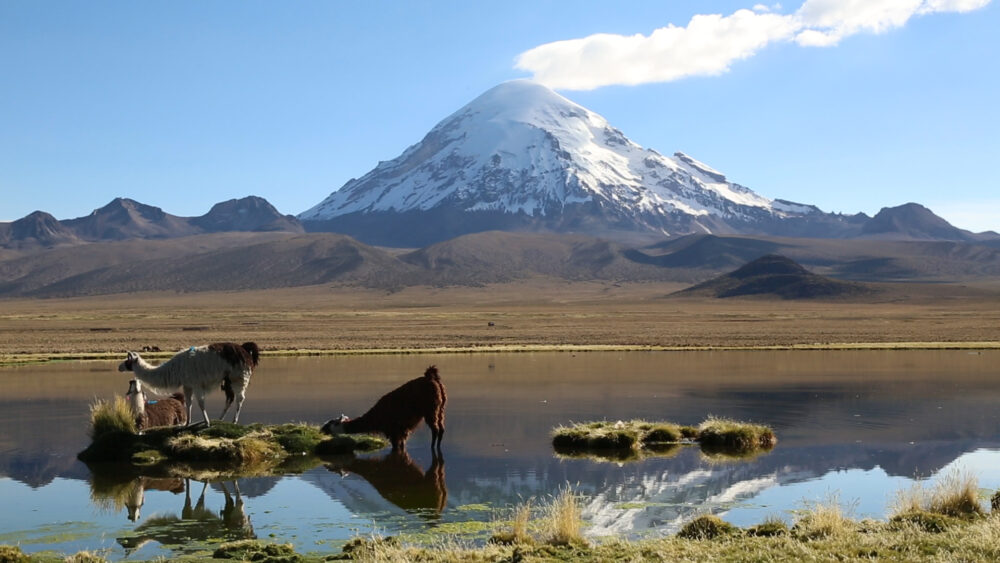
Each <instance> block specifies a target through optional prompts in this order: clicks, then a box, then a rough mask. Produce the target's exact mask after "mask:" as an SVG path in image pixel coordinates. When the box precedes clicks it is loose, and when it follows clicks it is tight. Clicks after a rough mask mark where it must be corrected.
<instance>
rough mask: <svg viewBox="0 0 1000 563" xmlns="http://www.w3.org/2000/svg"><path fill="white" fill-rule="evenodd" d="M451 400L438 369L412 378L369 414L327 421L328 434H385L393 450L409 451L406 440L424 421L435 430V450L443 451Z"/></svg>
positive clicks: (374, 407) (389, 393)
mask: <svg viewBox="0 0 1000 563" xmlns="http://www.w3.org/2000/svg"><path fill="white" fill-rule="evenodd" d="M447 400H448V395H447V394H446V393H445V390H444V384H443V383H441V377H440V375H438V370H437V368H436V367H435V366H431V367H429V368H427V371H425V372H424V376H423V377H418V378H416V379H411V380H410V381H407V382H406V383H404V384H402V385H400V386H399V387H398V388H396V389H394V390H392V391H390V392H388V393H386V394H385V395H383V396H382V398H381V399H379V400H378V402H376V403H375V406H373V407H372V408H370V409H368V412H366V413H365V414H363V415H361V416H359V417H358V418H355V419H351V418H348V417H347V416H345V415H341V416H340V418H337V419H333V420H329V421H327V423H326V424H324V425H323V428H322V431H323V432H325V433H327V434H333V435H336V434H361V433H379V434H384V435H385V436H386V438H388V439H389V441H390V442H391V443H392V449H393V451H398V450H403V449H405V448H406V439H407V438H409V437H410V433H412V432H413V430H414V429H415V428H416V427H417V425H418V424H420V420H421V419H423V420H424V421H425V422H427V426H428V427H429V428H430V429H431V450H432V451H434V450H436V451H437V452H438V453H440V451H441V438H443V437H444V405H445V402H447Z"/></svg>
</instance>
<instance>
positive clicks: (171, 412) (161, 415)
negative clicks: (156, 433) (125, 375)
mask: <svg viewBox="0 0 1000 563" xmlns="http://www.w3.org/2000/svg"><path fill="white" fill-rule="evenodd" d="M125 397H127V398H128V404H129V406H130V407H131V408H132V416H134V417H135V426H136V428H138V429H139V430H144V429H146V428H150V427H152V426H177V425H179V424H185V423H186V422H187V409H186V408H184V395H183V394H182V393H174V394H173V395H171V396H170V397H167V398H166V399H159V400H155V401H147V400H146V393H145V392H144V391H143V390H142V383H141V382H139V381H138V380H136V379H130V380H129V382H128V393H126V394H125Z"/></svg>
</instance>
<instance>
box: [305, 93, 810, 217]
mask: <svg viewBox="0 0 1000 563" xmlns="http://www.w3.org/2000/svg"><path fill="white" fill-rule="evenodd" d="M574 205H590V206H591V208H592V209H593V208H595V206H596V209H599V210H600V213H601V214H603V215H605V216H607V217H612V218H613V219H614V220H615V221H618V222H619V223H621V222H622V221H626V222H629V223H630V224H633V225H638V226H639V227H640V228H645V229H646V230H651V231H655V232H658V233H663V234H675V233H677V232H685V231H686V232H699V231H701V232H712V231H717V230H719V229H720V226H722V227H723V230H726V229H725V228H724V227H725V225H726V224H727V223H728V222H738V223H744V222H754V221H758V220H761V219H780V218H782V217H785V216H788V215H796V214H799V213H800V209H799V207H797V206H796V205H795V204H789V203H785V204H780V203H778V204H776V202H775V201H774V200H771V199H768V198H766V197H763V196H761V195H759V194H756V193H754V192H753V191H751V190H750V189H748V188H746V187H744V186H741V185H739V184H735V183H732V182H729V181H728V180H727V179H726V177H725V175H723V174H722V173H720V172H718V171H716V170H714V169H712V168H711V167H709V166H708V165H705V164H703V163H701V162H699V161H697V160H695V159H694V158H691V157H690V156H688V155H685V154H683V153H680V152H678V153H676V154H675V155H674V156H672V157H671V156H664V155H662V154H660V153H658V152H656V151H655V150H651V149H645V148H643V147H641V146H639V145H637V144H636V143H634V142H632V141H631V140H629V139H628V138H627V137H626V136H625V135H624V134H623V133H622V132H621V131H619V130H618V129H615V128H614V127H612V126H611V125H610V124H609V123H608V122H607V120H606V119H604V118H603V117H601V116H600V115H598V114H596V113H594V112H592V111H590V110H588V109H586V108H584V107H582V106H580V105H578V104H575V103H573V102H571V101H570V100H567V99H566V98H564V97H562V96H560V95H559V94H557V93H556V92H553V91H552V90H550V89H548V88H546V87H545V86H542V85H540V84H537V83H534V82H531V81H528V80H514V81H510V82H505V83H503V84H500V85H498V86H496V87H494V88H492V89H490V90H488V91H487V92H485V93H484V94H482V95H481V96H479V97H478V98H476V99H475V100H473V101H472V102H470V103H469V104H467V105H466V106H465V107H463V108H461V109H459V110H458V111H457V112H455V113H454V114H452V115H451V116H449V117H447V118H446V119H444V120H443V121H441V122H440V123H438V124H437V125H436V126H435V127H434V128H433V129H432V130H431V131H430V132H429V133H428V134H427V135H426V136H425V137H424V138H423V140H421V141H420V142H419V143H417V144H415V145H413V146H411V147H409V148H408V149H406V151H404V152H403V154H401V155H400V156H399V157H397V158H395V159H393V160H390V161H384V162H380V163H379V164H378V166H376V167H375V168H374V169H373V170H371V171H370V172H368V173H367V174H365V175H364V176H363V177H361V178H359V179H354V180H351V181H349V182H347V183H346V184H345V185H344V186H343V187H342V188H341V189H339V190H337V191H335V192H333V193H332V194H330V196H329V197H327V198H326V199H324V200H323V201H322V202H320V203H319V204H318V205H316V206H315V207H313V208H311V209H309V210H307V211H305V212H303V213H302V214H300V215H299V219H301V220H303V221H329V220H332V219H335V218H337V217H340V216H344V215H351V214H370V213H383V212H396V213H405V212H410V211H428V210H432V209H435V208H440V207H448V208H450V209H453V210H458V211H464V212H472V211H491V212H501V213H506V214H524V215H525V216H527V217H532V218H551V217H553V216H558V215H559V214H561V213H563V212H565V211H566V210H567V209H568V208H570V207H572V206H574ZM801 207H802V208H805V207H806V206H801ZM730 230H733V229H730Z"/></svg>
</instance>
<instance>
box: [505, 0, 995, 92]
mask: <svg viewBox="0 0 1000 563" xmlns="http://www.w3.org/2000/svg"><path fill="white" fill-rule="evenodd" d="M991 1H992V0H806V2H804V3H803V4H802V6H801V7H799V9H798V10H797V11H795V13H792V14H781V13H779V12H780V10H781V5H780V4H772V5H766V4H756V5H754V6H753V8H751V9H742V10H737V11H736V12H734V13H733V14H730V15H728V16H723V15H721V14H704V15H696V16H694V17H692V18H691V21H690V22H688V24H687V25H686V26H684V27H679V26H675V25H673V24H668V25H667V26H666V27H661V28H659V29H656V30H654V31H653V32H652V33H650V34H649V35H642V34H636V35H615V34H608V33H598V34H594V35H590V36H587V37H584V38H581V39H568V40H565V41H556V42H553V43H546V44H544V45H539V46H538V47H535V48H534V49H530V50H528V51H525V52H524V53H521V54H520V55H519V56H518V57H517V60H516V65H515V66H516V67H517V68H518V69H521V70H526V71H528V72H531V73H532V74H533V78H534V79H535V80H537V81H539V82H541V83H543V84H546V85H548V86H549V87H552V88H562V89H567V90H591V89H594V88H599V87H601V86H610V85H614V84H620V85H637V84H646V83H650V82H670V81H673V80H678V79H681V78H685V77H689V76H712V75H718V74H722V73H724V72H726V71H728V70H729V68H730V66H731V65H732V63H734V62H736V61H740V60H742V59H746V58H749V57H751V56H753V55H754V54H756V53H757V52H758V51H760V50H761V49H763V48H764V47H766V46H768V45H770V44H772V43H776V42H781V41H794V42H795V43H797V44H798V45H801V46H803V47H831V46H834V45H836V44H838V43H839V42H840V41H841V40H843V39H844V38H846V37H850V36H851V35H855V34H858V33H876V34H877V33H885V32H887V31H889V30H892V29H896V28H899V27H902V26H904V25H906V23H907V22H908V21H909V20H910V19H911V18H913V17H915V16H924V15H929V14H935V13H941V12H959V13H962V12H970V11H973V10H977V9H979V8H982V7H984V6H986V5H987V4H989V3H990V2H991Z"/></svg>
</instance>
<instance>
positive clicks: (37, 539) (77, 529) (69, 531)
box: [0, 522, 98, 545]
mask: <svg viewBox="0 0 1000 563" xmlns="http://www.w3.org/2000/svg"><path fill="white" fill-rule="evenodd" d="M97 530H98V526H97V525H96V524H94V523H93V522H62V523H59V524H49V525H47V526H40V527H38V528H35V529H33V530H24V531H19V532H7V533H3V534H0V544H20V545H41V544H57V543H65V542H71V541H78V540H83V539H87V538H89V537H91V536H93V535H94V533H95V532H96V531H97Z"/></svg>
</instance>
